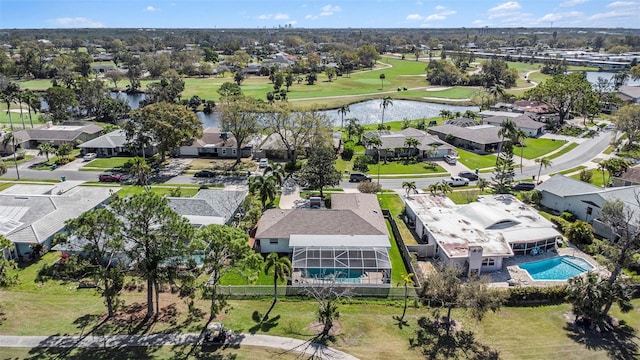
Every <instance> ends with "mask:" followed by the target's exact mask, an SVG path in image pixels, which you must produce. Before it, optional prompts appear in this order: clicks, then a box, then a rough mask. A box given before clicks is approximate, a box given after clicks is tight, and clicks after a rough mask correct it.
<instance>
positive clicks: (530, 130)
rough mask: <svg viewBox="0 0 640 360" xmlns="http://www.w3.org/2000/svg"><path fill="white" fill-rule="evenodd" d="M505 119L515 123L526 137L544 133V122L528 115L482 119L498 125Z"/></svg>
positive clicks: (485, 122)
mask: <svg viewBox="0 0 640 360" xmlns="http://www.w3.org/2000/svg"><path fill="white" fill-rule="evenodd" d="M506 119H511V120H512V121H513V122H514V123H515V125H516V129H518V130H522V131H524V133H525V134H527V136H528V137H538V136H540V135H542V134H543V133H544V128H545V126H546V125H545V123H543V122H540V121H536V120H534V119H532V118H531V117H530V116H528V115H524V114H521V115H519V116H516V117H507V116H500V115H498V116H492V117H488V118H484V119H482V123H483V124H487V125H493V126H500V125H502V122H504V121H505V120H506Z"/></svg>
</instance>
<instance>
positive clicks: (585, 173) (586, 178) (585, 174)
mask: <svg viewBox="0 0 640 360" xmlns="http://www.w3.org/2000/svg"><path fill="white" fill-rule="evenodd" d="M592 177H593V170H591V169H582V170H580V181H583V182H586V183H589V184H590V183H591V178H592Z"/></svg>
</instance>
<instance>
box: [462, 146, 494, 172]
mask: <svg viewBox="0 0 640 360" xmlns="http://www.w3.org/2000/svg"><path fill="white" fill-rule="evenodd" d="M456 151H457V152H458V155H459V156H460V157H459V158H458V161H460V162H461V163H462V164H464V166H466V167H468V168H469V169H485V168H493V167H494V166H495V165H496V156H495V155H493V154H487V155H478V154H476V153H472V152H470V151H466V150H462V149H456Z"/></svg>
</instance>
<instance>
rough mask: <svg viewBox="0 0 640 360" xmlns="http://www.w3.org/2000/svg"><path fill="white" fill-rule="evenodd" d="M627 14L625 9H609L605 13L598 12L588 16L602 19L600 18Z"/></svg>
mask: <svg viewBox="0 0 640 360" xmlns="http://www.w3.org/2000/svg"><path fill="white" fill-rule="evenodd" d="M626 15H629V13H628V12H627V11H609V12H605V13H598V14H595V15H593V16H590V17H589V20H602V19H611V18H616V17H622V16H626Z"/></svg>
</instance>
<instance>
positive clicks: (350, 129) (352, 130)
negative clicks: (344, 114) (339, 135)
mask: <svg viewBox="0 0 640 360" xmlns="http://www.w3.org/2000/svg"><path fill="white" fill-rule="evenodd" d="M358 126H360V124H359V120H358V119H356V118H350V119H347V140H351V136H353V135H354V134H356V133H357V132H358Z"/></svg>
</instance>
